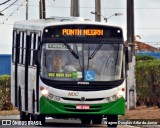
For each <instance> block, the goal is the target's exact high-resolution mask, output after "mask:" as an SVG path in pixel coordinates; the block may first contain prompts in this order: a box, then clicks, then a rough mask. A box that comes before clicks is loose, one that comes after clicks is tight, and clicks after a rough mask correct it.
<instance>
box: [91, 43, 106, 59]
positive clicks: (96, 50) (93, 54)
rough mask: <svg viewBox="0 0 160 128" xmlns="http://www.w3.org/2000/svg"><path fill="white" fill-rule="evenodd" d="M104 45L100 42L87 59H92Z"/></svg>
mask: <svg viewBox="0 0 160 128" xmlns="http://www.w3.org/2000/svg"><path fill="white" fill-rule="evenodd" d="M103 44H104V41H102V42H101V43H100V44H99V45H98V46H97V47H96V49H95V50H94V51H93V53H92V54H91V55H90V56H89V59H92V58H93V57H94V56H95V55H96V53H97V52H98V50H99V49H100V48H101V46H102V45H103Z"/></svg>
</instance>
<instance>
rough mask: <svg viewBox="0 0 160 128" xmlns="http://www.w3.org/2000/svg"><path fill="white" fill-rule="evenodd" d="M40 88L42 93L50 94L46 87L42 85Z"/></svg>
mask: <svg viewBox="0 0 160 128" xmlns="http://www.w3.org/2000/svg"><path fill="white" fill-rule="evenodd" d="M40 90H41V93H42V95H43V96H48V90H47V89H45V88H44V87H42V86H41V87H40Z"/></svg>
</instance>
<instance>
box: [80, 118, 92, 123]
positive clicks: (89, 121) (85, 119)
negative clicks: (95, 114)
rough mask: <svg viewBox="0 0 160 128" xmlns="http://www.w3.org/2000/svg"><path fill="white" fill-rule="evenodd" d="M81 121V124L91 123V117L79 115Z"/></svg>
mask: <svg viewBox="0 0 160 128" xmlns="http://www.w3.org/2000/svg"><path fill="white" fill-rule="evenodd" d="M81 123H82V124H90V123H91V117H87V116H86V117H81Z"/></svg>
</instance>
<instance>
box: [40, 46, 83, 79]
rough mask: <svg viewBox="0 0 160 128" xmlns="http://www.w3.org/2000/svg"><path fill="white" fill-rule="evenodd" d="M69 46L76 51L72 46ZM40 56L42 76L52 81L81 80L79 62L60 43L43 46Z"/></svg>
mask: <svg viewBox="0 0 160 128" xmlns="http://www.w3.org/2000/svg"><path fill="white" fill-rule="evenodd" d="M69 45H70V47H72V48H73V49H76V46H74V45H73V44H69ZM74 47H75V48H74ZM76 53H77V51H76ZM42 56H43V58H42V67H43V69H42V73H41V74H42V76H45V77H47V78H49V79H54V80H79V79H81V78H82V72H81V66H80V63H79V60H78V59H76V58H75V57H74V56H73V55H72V53H71V52H70V51H69V50H68V49H67V48H66V47H65V46H64V45H63V44H62V43H55V44H49V43H48V44H45V45H44V46H43V50H42ZM78 74H79V75H78Z"/></svg>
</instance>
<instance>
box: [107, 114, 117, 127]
mask: <svg viewBox="0 0 160 128" xmlns="http://www.w3.org/2000/svg"><path fill="white" fill-rule="evenodd" d="M117 125H118V115H107V126H108V127H117Z"/></svg>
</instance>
